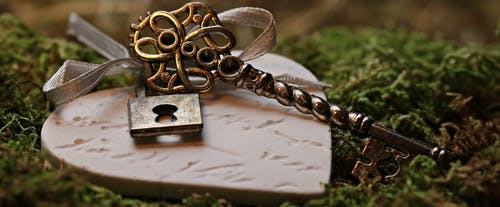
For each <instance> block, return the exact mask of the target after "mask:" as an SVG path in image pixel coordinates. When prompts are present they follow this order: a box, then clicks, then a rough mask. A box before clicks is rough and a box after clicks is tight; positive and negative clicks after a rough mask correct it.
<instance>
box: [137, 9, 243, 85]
mask: <svg viewBox="0 0 500 207" xmlns="http://www.w3.org/2000/svg"><path fill="white" fill-rule="evenodd" d="M130 28H131V30H132V34H131V35H130V39H131V44H130V47H131V48H132V49H133V51H134V53H135V54H136V56H137V57H138V58H139V59H141V60H142V61H143V63H144V66H145V76H146V84H147V86H148V87H149V88H150V89H152V90H153V91H155V92H157V93H162V94H173V93H185V92H206V91H208V90H210V89H211V88H212V87H213V84H214V81H215V79H216V78H217V77H218V74H217V71H218V70H217V68H218V65H219V63H220V62H221V59H222V57H224V56H228V55H230V50H231V49H232V48H233V46H234V45H235V42H236V41H235V38H234V36H233V34H232V33H231V32H230V31H229V30H228V29H226V28H224V27H223V26H222V24H221V22H220V20H219V18H218V17H217V13H216V12H215V11H213V10H212V9H211V8H210V7H209V6H207V5H205V4H203V3H198V2H195V3H188V4H186V5H184V6H183V7H181V8H180V9H177V10H175V11H171V12H167V11H156V12H153V13H151V12H148V13H147V16H146V17H139V24H132V25H131V26H130ZM215 36H218V38H217V41H216V40H214V39H215V38H214V37H215ZM221 40H222V41H221ZM221 42H222V44H221ZM148 46H149V48H146V47H148ZM192 77H202V78H203V79H204V82H203V83H201V84H195V83H193V82H192V81H191V80H192V79H190V78H192Z"/></svg>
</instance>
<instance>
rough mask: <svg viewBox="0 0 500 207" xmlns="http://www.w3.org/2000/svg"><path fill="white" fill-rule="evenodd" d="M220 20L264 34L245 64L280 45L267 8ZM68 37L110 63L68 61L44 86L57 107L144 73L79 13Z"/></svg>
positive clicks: (303, 84) (243, 57)
mask: <svg viewBox="0 0 500 207" xmlns="http://www.w3.org/2000/svg"><path fill="white" fill-rule="evenodd" d="M218 17H219V19H220V21H221V22H222V23H232V24H239V25H243V26H249V27H254V28H258V29H261V30H262V33H261V34H260V35H259V36H258V37H257V38H256V39H255V40H254V41H253V42H252V43H251V44H250V45H248V46H247V48H246V49H244V50H243V52H242V53H241V54H240V55H239V58H240V59H241V60H243V61H248V60H252V59H255V58H258V57H260V56H262V55H264V54H266V53H267V52H269V51H270V50H271V49H272V48H273V47H274V45H275V44H276V22H275V20H274V18H273V15H272V14H271V13H270V12H269V11H267V10H265V9H262V8H255V7H240V8H235V9H230V10H227V11H225V12H222V13H220V14H218ZM68 34H70V35H73V36H75V37H76V38H77V39H78V40H79V41H80V42H82V43H83V44H85V45H87V46H89V47H91V48H93V49H94V50H96V51H97V52H98V53H99V54H101V55H102V56H104V57H106V58H107V59H108V60H109V61H107V62H105V63H103V64H92V63H86V62H80V61H74V60H66V61H65V62H64V64H63V65H62V66H61V67H60V68H59V69H58V71H57V72H56V73H55V74H54V75H53V76H52V77H51V78H50V79H49V80H48V81H47V82H46V83H45V85H44V86H43V92H44V93H45V94H46V95H47V98H48V99H49V100H50V101H52V102H53V103H54V104H56V105H61V104H64V103H67V102H69V101H72V100H74V99H76V98H78V97H80V96H83V95H85V94H87V93H88V92H90V91H91V90H92V89H93V88H95V87H96V86H97V85H98V83H99V82H100V81H101V80H102V78H104V77H105V76H107V75H112V74H119V73H140V72H142V71H143V70H144V68H143V67H144V66H143V64H142V63H141V61H140V60H138V59H136V58H131V57H130V55H129V52H128V50H127V48H125V47H124V46H123V45H121V44H119V43H118V42H116V41H115V40H113V39H112V38H111V37H109V36H108V35H106V34H104V33H103V32H101V31H99V30H98V29H96V28H95V27H94V26H92V25H91V24H90V23H88V22H86V21H85V20H83V19H82V18H81V17H80V16H78V15H77V14H75V13H72V14H71V15H70V16H69V29H68ZM276 79H282V80H286V81H288V82H290V83H292V84H295V85H298V86H301V87H309V88H323V87H329V84H326V83H323V82H319V81H318V82H314V81H309V80H305V79H302V78H300V77H295V76H293V75H291V74H288V73H287V74H282V75H279V76H276Z"/></svg>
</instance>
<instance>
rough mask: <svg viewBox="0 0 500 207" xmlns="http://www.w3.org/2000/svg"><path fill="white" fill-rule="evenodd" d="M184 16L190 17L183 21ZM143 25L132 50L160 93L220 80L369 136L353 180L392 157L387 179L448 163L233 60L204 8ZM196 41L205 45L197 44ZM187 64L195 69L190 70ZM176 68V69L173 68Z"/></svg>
mask: <svg viewBox="0 0 500 207" xmlns="http://www.w3.org/2000/svg"><path fill="white" fill-rule="evenodd" d="M183 14H184V16H187V17H186V18H185V19H180V18H181V16H182V15H183ZM160 20H162V21H165V22H167V23H168V24H167V25H170V27H160V26H159V21H160ZM139 21H140V22H139V24H138V25H136V24H132V25H131V29H132V31H133V33H132V34H131V44H130V46H131V48H133V51H134V52H135V54H136V55H137V57H138V58H140V59H141V60H142V61H144V64H145V66H146V80H147V85H148V87H149V88H150V89H151V90H153V91H156V92H157V93H163V94H172V93H179V92H206V91H208V90H210V89H211V88H212V86H213V82H214V80H217V79H219V80H222V81H224V82H227V83H231V84H233V85H235V86H237V87H239V88H244V89H248V90H250V91H253V92H254V93H256V94H257V95H262V96H265V97H268V98H273V99H276V100H277V101H278V102H279V103H281V104H283V105H285V106H294V107H295V108H296V109H297V110H299V111H301V112H303V113H306V114H312V115H313V116H314V117H316V118H317V119H319V120H321V121H325V122H329V123H332V124H333V125H335V126H337V127H339V128H343V129H348V130H350V131H351V132H353V133H357V134H360V135H369V136H370V137H371V138H373V139H371V140H370V141H369V142H368V144H367V145H366V147H365V150H364V152H363V154H364V155H365V156H367V157H368V159H369V160H371V161H370V162H369V163H364V162H359V163H358V165H356V168H355V169H354V170H353V174H355V175H357V176H359V177H360V178H362V177H363V176H364V175H367V174H370V173H371V174H373V172H372V171H377V170H378V169H377V168H376V164H377V163H378V162H380V160H383V159H386V158H387V157H390V156H392V157H394V158H395V159H396V164H397V170H396V171H395V173H393V174H390V175H386V176H385V177H384V178H391V177H393V176H396V175H397V174H398V173H399V169H400V165H401V163H403V161H402V160H404V159H405V158H409V157H411V156H412V155H414V154H426V155H429V156H431V157H433V158H434V159H436V160H445V159H446V157H447V154H448V151H446V150H445V149H441V148H437V147H432V146H430V145H427V144H424V143H421V142H419V141H416V140H414V139H411V138H408V137H405V136H403V135H401V134H399V133H397V132H395V131H393V130H390V129H387V128H385V127H382V126H381V125H378V124H373V123H374V121H373V120H372V119H371V118H370V117H368V116H366V115H364V114H361V113H356V112H348V111H347V110H346V109H344V108H342V107H341V106H338V105H335V104H331V103H328V102H327V101H326V100H324V99H323V98H321V97H318V96H316V95H313V94H309V93H307V92H305V91H303V90H301V89H299V88H297V87H294V86H291V85H289V84H287V83H285V82H282V81H278V80H274V78H273V76H272V75H271V74H270V73H267V72H264V71H261V70H258V69H255V68H253V67H252V66H251V65H249V64H246V63H244V62H243V61H242V60H240V59H239V58H238V57H235V56H232V55H231V53H230V49H231V48H232V47H233V45H234V44H235V40H234V37H233V35H232V34H231V32H230V31H229V30H227V29H225V28H224V27H223V26H222V25H221V24H220V21H219V20H218V18H217V14H216V13H215V12H214V11H213V10H212V9H210V8H209V7H208V6H206V5H204V4H202V3H188V4H186V5H185V6H184V7H182V8H180V9H178V10H175V11H172V12H166V11H157V12H154V13H148V15H147V17H145V18H142V17H141V18H139ZM190 25H191V26H190ZM193 25H194V26H193ZM146 30H148V31H151V32H152V33H153V35H152V37H150V36H147V35H146V34H147V33H146V32H144V31H146ZM188 31H190V32H188ZM215 34H218V35H219V36H221V38H222V40H223V42H225V44H224V45H223V46H219V45H217V44H216V43H215V41H213V39H212V36H213V35H215ZM195 39H202V40H203V41H201V42H200V41H198V42H197V41H194V40H195ZM148 44H149V45H150V46H151V47H152V48H153V49H154V51H153V52H152V53H148V52H146V51H144V50H143V47H144V46H146V45H148ZM187 63H190V64H191V66H190V67H186V66H185V65H187ZM172 65H175V68H168V67H169V66H172ZM189 76H201V77H203V78H205V79H206V82H205V83H204V84H202V85H193V84H192V83H191V81H190V80H189ZM374 145H375V146H374ZM388 149H396V151H400V152H402V153H400V154H399V155H394V152H395V151H390V150H389V151H388ZM396 154H397V153H396ZM401 154H407V155H408V156H402V155H401Z"/></svg>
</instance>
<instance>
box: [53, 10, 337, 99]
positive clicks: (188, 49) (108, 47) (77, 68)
mask: <svg viewBox="0 0 500 207" xmlns="http://www.w3.org/2000/svg"><path fill="white" fill-rule="evenodd" d="M196 11H203V12H202V13H204V14H205V16H202V15H201V14H200V13H198V12H196ZM181 13H186V14H187V18H186V19H184V20H182V21H180V20H179V19H178V17H176V16H175V14H181ZM179 16H180V15H179ZM157 18H163V19H167V23H168V24H171V25H173V26H174V27H173V28H174V29H162V27H161V26H159V25H158V24H157V21H156V19H157ZM146 19H147V20H146ZM139 21H141V23H140V24H139V25H135V26H134V25H132V26H131V29H133V30H134V31H135V33H134V34H133V35H132V36H131V38H132V41H134V42H135V43H136V44H134V45H135V46H134V48H133V49H134V50H135V53H136V54H138V57H139V58H140V59H142V60H144V59H146V58H151V57H153V59H154V60H158V61H165V60H172V61H174V62H175V65H176V67H177V73H174V74H173V75H170V74H169V73H165V71H166V70H169V67H168V66H169V65H167V64H166V63H164V64H163V65H162V64H160V63H158V62H156V61H148V62H145V63H144V64H143V63H142V62H141V61H140V60H139V59H136V58H131V57H130V55H129V53H128V50H127V49H126V48H125V47H124V46H123V45H121V44H119V43H117V42H116V41H115V40H113V39H112V38H110V37H109V36H107V35H106V34H104V33H102V32H101V31H99V30H98V29H96V28H95V27H93V26H92V25H91V24H89V23H88V22H86V21H85V20H83V19H82V18H81V17H79V16H78V15H77V14H75V13H72V14H71V15H70V16H69V30H68V34H70V35H74V36H76V38H77V39H78V40H79V41H80V42H82V43H84V44H85V45H87V46H89V47H91V48H93V49H95V50H96V51H97V52H98V53H99V54H101V55H103V56H104V57H106V58H108V59H109V61H107V62H105V63H103V64H91V63H86V62H80V61H74V60H66V61H65V62H64V64H63V65H62V66H61V67H60V68H59V69H58V71H57V72H56V73H55V74H54V75H53V76H52V77H51V78H50V79H49V80H48V81H47V82H46V83H45V85H44V86H43V91H44V92H45V94H46V95H47V98H48V99H49V100H51V101H52V102H53V103H55V104H56V105H60V104H64V103H67V102H69V101H71V100H74V99H76V98H78V97H80V96H82V95H85V94H87V93H88V92H90V91H91V90H92V89H93V88H95V87H96V86H97V84H98V83H99V82H100V81H101V79H102V78H103V77H104V76H106V75H111V74H117V73H125V72H133V73H137V72H140V71H141V70H145V73H146V77H149V78H148V80H147V82H148V85H149V87H152V88H156V89H158V91H160V92H164V93H173V92H184V91H198V92H203V91H205V90H207V89H209V88H210V87H211V86H212V84H213V81H214V80H213V79H212V76H211V75H210V73H211V72H213V71H211V69H210V68H211V67H212V62H213V61H214V60H215V59H217V58H218V57H217V55H214V53H213V52H214V51H217V52H221V53H228V52H229V51H230V49H231V48H232V47H233V45H234V37H233V36H232V34H231V33H230V32H229V31H227V29H225V28H223V27H222V26H221V24H222V23H232V24H239V25H243V26H250V27H254V28H258V29H261V30H262V33H261V34H260V35H259V36H258V37H257V38H256V39H255V40H254V41H253V42H252V43H251V44H250V45H249V46H247V48H246V49H244V50H243V52H242V53H241V54H240V55H239V58H240V59H241V60H243V61H248V60H251V59H255V58H257V57H260V56H262V55H264V54H265V53H267V52H268V51H269V50H271V49H272V48H273V47H274V45H275V43H276V23H275V21H274V18H273V16H272V14H271V13H270V12H269V11H267V10H265V9H262V8H255V7H240V8H235V9H231V10H227V11H225V12H222V13H220V14H218V15H216V14H215V12H213V11H212V10H211V9H209V8H206V6H205V5H203V4H201V3H194V4H190V6H184V7H182V8H180V9H178V10H176V11H173V12H170V13H169V12H161V11H160V12H155V13H149V14H148V16H147V17H146V18H140V19H139ZM192 23H194V26H191V27H189V28H187V29H188V30H185V29H186V26H188V25H189V24H192ZM142 24H149V26H150V27H151V28H152V30H153V31H152V32H153V33H154V34H156V35H158V36H157V37H156V38H153V37H145V38H140V36H141V34H142V33H143V32H146V31H142V29H141V25H142ZM214 33H217V34H222V36H223V37H224V38H225V39H226V42H227V43H226V44H225V45H223V46H220V45H218V44H216V42H215V41H214V40H213V39H212V37H211V36H210V35H209V34H214ZM199 38H202V39H203V40H204V42H205V44H206V47H203V48H200V46H198V45H196V44H195V43H194V42H195V41H193V40H196V39H199ZM147 44H150V45H152V46H153V48H154V49H155V51H153V53H150V52H148V51H145V50H143V46H145V45H147ZM185 58H192V59H196V61H198V63H199V64H200V65H202V68H196V67H189V68H185V67H184V62H183V61H182V59H185ZM189 75H198V76H200V75H201V76H202V77H204V78H205V79H206V81H205V82H204V83H203V84H201V85H193V84H192V83H191V81H190V80H189ZM275 78H276V79H283V80H287V81H289V82H291V83H292V84H297V85H305V86H307V87H314V88H322V87H327V86H328V84H325V83H322V82H312V81H308V80H304V79H301V78H299V77H294V76H293V75H290V74H283V75H278V76H276V77H275ZM179 79H180V81H178V80H179Z"/></svg>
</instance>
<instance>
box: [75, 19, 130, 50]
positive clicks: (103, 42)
mask: <svg viewBox="0 0 500 207" xmlns="http://www.w3.org/2000/svg"><path fill="white" fill-rule="evenodd" d="M68 21H69V23H68V28H69V29H68V31H67V33H68V34H69V35H72V36H75V37H76V39H77V40H78V41H80V42H82V43H83V44H85V45H87V46H89V47H90V48H92V49H94V50H95V51H97V53H99V54H101V55H102V56H104V57H105V58H107V59H108V60H114V59H118V58H127V57H130V55H129V53H128V49H127V48H125V47H124V46H123V45H121V44H120V43H118V42H116V41H115V40H114V39H113V38H111V37H109V36H108V35H106V34H104V33H103V32H101V31H99V30H98V29H97V28H95V27H94V26H92V25H91V24H90V23H88V22H87V21H85V20H84V19H82V18H81V17H80V16H78V14H76V13H71V14H70V15H69V18H68Z"/></svg>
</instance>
